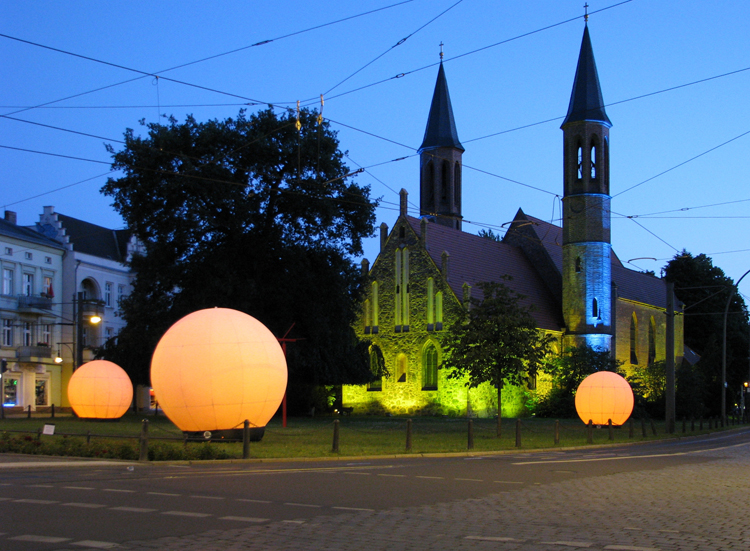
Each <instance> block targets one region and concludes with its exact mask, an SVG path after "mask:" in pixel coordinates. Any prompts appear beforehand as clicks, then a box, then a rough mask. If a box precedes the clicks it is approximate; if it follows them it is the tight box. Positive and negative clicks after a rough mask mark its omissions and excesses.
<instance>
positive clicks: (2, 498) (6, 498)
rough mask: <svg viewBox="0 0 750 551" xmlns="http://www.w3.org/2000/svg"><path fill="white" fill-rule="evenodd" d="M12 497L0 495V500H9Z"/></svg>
mask: <svg viewBox="0 0 750 551" xmlns="http://www.w3.org/2000/svg"><path fill="white" fill-rule="evenodd" d="M11 499H13V498H12V497H0V501H10V500H11Z"/></svg>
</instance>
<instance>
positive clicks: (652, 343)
mask: <svg viewBox="0 0 750 551" xmlns="http://www.w3.org/2000/svg"><path fill="white" fill-rule="evenodd" d="M654 361H656V321H654V316H651V319H650V320H649V323H648V365H653V364H654Z"/></svg>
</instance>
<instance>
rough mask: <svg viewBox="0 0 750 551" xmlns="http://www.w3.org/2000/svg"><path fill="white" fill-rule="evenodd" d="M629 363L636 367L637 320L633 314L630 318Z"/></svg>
mask: <svg viewBox="0 0 750 551" xmlns="http://www.w3.org/2000/svg"><path fill="white" fill-rule="evenodd" d="M630 363H631V364H633V365H638V318H636V317H635V312H633V316H632V317H631V318H630Z"/></svg>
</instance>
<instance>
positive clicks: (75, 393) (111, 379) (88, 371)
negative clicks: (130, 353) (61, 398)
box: [68, 360, 133, 419]
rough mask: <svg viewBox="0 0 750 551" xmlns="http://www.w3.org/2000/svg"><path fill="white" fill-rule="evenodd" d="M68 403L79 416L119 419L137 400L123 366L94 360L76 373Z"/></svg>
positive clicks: (71, 384)
mask: <svg viewBox="0 0 750 551" xmlns="http://www.w3.org/2000/svg"><path fill="white" fill-rule="evenodd" d="M68 400H69V401H70V405H71V407H72V408H73V411H75V413H76V415H77V416H78V417H83V418H87V419H119V418H120V417H122V416H123V415H124V414H125V412H126V411H128V408H129V407H130V404H131V403H132V401H133V384H132V383H131V382H130V377H128V374H127V373H125V370H123V369H122V368H121V367H120V366H119V365H117V364H115V363H112V362H108V361H106V360H94V361H92V362H88V363H85V364H83V365H82V366H81V367H79V368H78V369H76V370H75V372H74V373H73V376H72V377H71V378H70V382H69V383H68Z"/></svg>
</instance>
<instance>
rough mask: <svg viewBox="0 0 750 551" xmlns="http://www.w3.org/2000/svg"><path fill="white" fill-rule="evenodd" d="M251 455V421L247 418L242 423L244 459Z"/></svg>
mask: <svg viewBox="0 0 750 551" xmlns="http://www.w3.org/2000/svg"><path fill="white" fill-rule="evenodd" d="M249 457H250V421H248V420H247V419H245V423H244V424H243V425H242V459H248V458H249Z"/></svg>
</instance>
